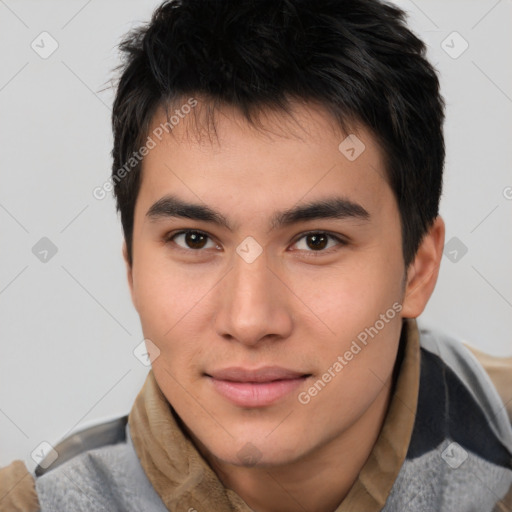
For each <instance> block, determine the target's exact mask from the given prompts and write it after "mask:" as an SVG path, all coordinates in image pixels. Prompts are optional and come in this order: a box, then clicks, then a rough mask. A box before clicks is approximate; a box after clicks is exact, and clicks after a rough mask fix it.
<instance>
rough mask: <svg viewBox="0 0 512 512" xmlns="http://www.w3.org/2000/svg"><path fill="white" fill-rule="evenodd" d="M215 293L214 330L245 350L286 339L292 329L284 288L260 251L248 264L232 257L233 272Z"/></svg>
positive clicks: (236, 256) (229, 273)
mask: <svg viewBox="0 0 512 512" xmlns="http://www.w3.org/2000/svg"><path fill="white" fill-rule="evenodd" d="M223 282H224V286H223V287H222V289H221V290H220V291H219V293H220V295H219V296H218V304H217V308H218V309H217V315H216V317H215V329H216V331H217V333H218V334H219V335H220V336H222V337H224V338H225V339H229V340H233V341H237V342H239V343H242V344H244V345H247V346H254V345H258V344H261V343H262V342H263V341H264V340H266V341H270V340H273V341H276V340H278V339H284V338H287V337H288V336H289V335H290V333H291V331H292V329H293V321H292V315H291V309H290V306H291V301H290V297H289V296H287V295H289V293H290V292H288V294H287V290H288V288H287V287H286V285H285V284H284V282H283V281H282V280H281V278H280V276H279V275H278V273H277V272H276V270H275V269H273V268H270V266H269V265H268V257H267V253H266V251H265V250H264V251H263V252H262V254H260V255H259V256H258V257H257V258H256V259H255V260H254V261H252V262H250V263H248V262H247V261H245V260H244V259H243V258H242V257H240V256H239V255H238V254H235V255H234V263H233V268H232V269H231V271H230V272H228V274H227V276H226V277H225V279H224V280H223Z"/></svg>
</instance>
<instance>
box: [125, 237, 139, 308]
mask: <svg viewBox="0 0 512 512" xmlns="http://www.w3.org/2000/svg"><path fill="white" fill-rule="evenodd" d="M122 251H123V259H124V262H125V265H126V277H127V280H128V287H129V288H130V295H131V297H132V303H133V305H134V307H135V309H137V304H136V301H135V295H134V292H133V268H132V265H131V264H130V261H129V259H128V248H127V246H126V240H125V241H123V249H122Z"/></svg>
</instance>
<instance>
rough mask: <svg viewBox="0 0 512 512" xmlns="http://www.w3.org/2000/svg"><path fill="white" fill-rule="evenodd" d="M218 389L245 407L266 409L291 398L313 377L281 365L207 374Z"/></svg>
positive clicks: (226, 369) (226, 370)
mask: <svg viewBox="0 0 512 512" xmlns="http://www.w3.org/2000/svg"><path fill="white" fill-rule="evenodd" d="M206 376H207V377H208V378H209V379H210V381H211V382H212V384H213V386H214V388H215V390H216V391H217V392H218V393H220V394H221V395H222V396H223V397H224V398H227V399H228V400H230V401H231V402H233V403H234V404H236V405H239V406H241V407H264V406H267V405H270V404H272V403H274V402H276V401H278V400H280V399H281V398H284V397H285V396H287V395H289V394H290V393H291V392H292V391H293V390H295V389H296V388H298V387H299V386H301V385H302V384H303V383H304V381H305V380H306V379H307V378H309V377H310V376H311V374H306V373H301V372H296V371H293V370H288V369H286V368H281V367H278V366H266V367H263V368H258V369H247V368H241V367H230V368H224V369H222V370H216V371H213V372H210V373H208V374H206Z"/></svg>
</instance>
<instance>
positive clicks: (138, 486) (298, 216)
mask: <svg viewBox="0 0 512 512" xmlns="http://www.w3.org/2000/svg"><path fill="white" fill-rule="evenodd" d="M121 49H122V51H123V54H124V57H125V60H124V63H123V65H122V68H121V71H122V73H121V78H120V81H119V85H118V88H117V96H116V99H115V103H114V108H113V130H114V148H113V153H112V154H113V158H114V164H113V172H112V183H113V185H114V189H115V194H116V199H117V206H118V210H119V212H120V214H121V221H122V225H123V230H124V238H125V244H124V247H123V254H124V258H125V261H126V267H127V277H128V282H129V285H130V290H131V295H132V300H133V303H134V306H135V308H136V310H137V312H138V314H139V316H140V319H141V323H142V328H143V332H144V336H145V338H146V345H147V350H148V354H149V357H150V359H151V361H152V370H151V372H150V373H149V375H148V378H147V380H146V383H145V385H144V387H143V389H142V390H141V392H140V394H139V396H138V397H137V399H136V401H135V404H134V405H133V408H132V410H131V412H130V415H129V417H128V420H127V424H125V423H126V422H125V421H122V420H121V421H120V422H117V423H114V424H112V425H107V426H104V429H103V431H102V432H101V433H99V431H98V430H96V431H93V432H92V433H91V431H89V433H84V434H82V437H81V438H80V439H81V440H82V441H84V442H85V448H82V449H80V450H73V449H64V450H61V452H62V453H64V454H65V457H64V458H67V457H69V454H70V453H71V455H72V457H71V458H69V460H63V458H62V455H61V460H59V458H57V460H56V461H55V463H53V464H51V465H50V466H49V467H47V468H44V467H43V468H38V470H37V471H36V475H37V477H36V479H35V482H34V481H33V480H32V476H31V475H30V474H28V473H27V472H26V469H25V468H24V467H23V465H22V464H20V463H18V464H16V463H15V464H13V465H11V467H8V468H6V469H4V470H2V471H4V477H5V479H6V480H5V481H7V479H9V483H10V485H11V488H12V489H16V490H13V491H12V492H10V493H9V494H10V497H9V494H7V498H6V499H5V500H4V507H5V506H6V505H5V503H9V506H11V507H13V508H12V509H13V510H18V509H19V510H38V509H40V510H42V511H43V512H45V511H50V510H51V511H57V510H66V511H68V510H88V511H90V510H123V511H132V510H133V511H136V510H137V511H138V510H155V511H165V510H171V511H180V512H181V511H188V512H191V511H198V512H201V511H215V512H224V511H230V510H236V511H240V512H241V511H250V510H256V511H259V512H289V511H298V510H303V511H315V512H331V511H338V512H341V511H349V510H350V511H365V512H372V511H380V510H384V511H387V512H390V511H399V510H408V511H425V510H429V511H460V512H464V511H470V510H471V511H472V510H478V511H479V512H485V511H488V512H491V511H497V510H512V508H511V507H512V505H511V502H510V488H511V486H512V464H511V455H512V429H511V426H510V423H509V420H508V418H507V414H506V409H505V404H504V400H502V399H500V397H499V395H498V393H497V391H496V389H495V388H494V386H493V385H492V383H491V381H490V379H489V377H488V376H487V374H486V373H485V371H484V369H483V368H482V367H481V366H480V365H479V363H478V362H477V360H476V359H475V358H474V356H473V355H471V353H470V352H469V351H468V350H467V349H466V348H465V347H464V346H463V345H461V344H460V343H459V342H457V341H456V340H453V339H451V338H450V337H448V336H445V335H442V334H441V333H437V332H433V331H427V330H421V331H419V330H418V327H417V324H416V321H415V319H416V318H417V317H418V316H419V315H420V314H421V313H422V311H423V310H424V308H425V306H426V304H427V302H428V300H429V298H430V296H431V294H432V292H433V290H434V287H435V283H436V280H437V276H438V271H439V265H440V261H441V257H442V251H443V245H444V233H445V231H444V223H443V220H442V219H441V217H440V216H439V212H438V206H439V197H440V194H441V188H442V169H443V162H444V142H443V134H442V123H443V118H444V114H443V100H442V98H441V96H440V93H439V83H438V79H437V76H436V73H435V72H434V70H433V68H432V67H431V65H430V64H429V63H428V62H427V61H426V59H425V47H424V45H423V43H422V42H421V41H419V40H418V39H417V38H416V37H415V36H414V35H413V34H412V33H411V32H410V31H409V30H408V28H407V27H406V25H405V22H404V14H403V12H402V11H400V10H399V9H398V8H396V7H392V6H390V5H387V4H384V3H380V2H377V1H373V0H372V1H370V0H346V1H342V0H337V1H334V0H330V1H327V0H321V1H319V0H316V1H312V0H309V1H305V0H304V1H299V0H296V1H291V0H288V1H284V0H283V1H276V0H271V1H270V0H269V1H264V0H259V1H246V2H239V1H234V0H222V1H219V0H187V1H185V0H184V1H181V2H180V1H172V2H165V3H164V4H162V5H161V6H160V7H159V8H158V9H157V11H156V12H155V13H154V15H153V18H152V20H151V23H150V24H149V25H148V26H147V27H145V28H144V29H140V30H137V31H134V32H132V33H131V34H129V35H128V36H127V38H126V39H125V41H124V42H123V43H122V45H121ZM508 382H509V381H508ZM504 396H506V394H505V395H504ZM107 438H108V440H105V439H107ZM64 448H65V447H64ZM57 452H59V448H57ZM507 495H508V497H507ZM7 500H9V501H7ZM1 503H2V502H1V501H0V506H1ZM15 506H16V507H21V508H16V509H15V508H14V507H15Z"/></svg>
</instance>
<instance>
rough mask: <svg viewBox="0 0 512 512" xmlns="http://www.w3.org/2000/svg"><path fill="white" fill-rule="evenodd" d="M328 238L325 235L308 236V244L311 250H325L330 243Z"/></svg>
mask: <svg viewBox="0 0 512 512" xmlns="http://www.w3.org/2000/svg"><path fill="white" fill-rule="evenodd" d="M328 238H329V237H328V236H326V235H325V234H324V233H321V234H313V235H306V244H307V245H308V247H309V248H310V249H314V250H319V249H325V247H326V246H327V243H328Z"/></svg>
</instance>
